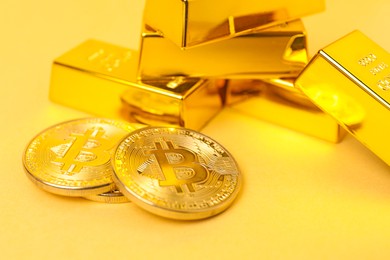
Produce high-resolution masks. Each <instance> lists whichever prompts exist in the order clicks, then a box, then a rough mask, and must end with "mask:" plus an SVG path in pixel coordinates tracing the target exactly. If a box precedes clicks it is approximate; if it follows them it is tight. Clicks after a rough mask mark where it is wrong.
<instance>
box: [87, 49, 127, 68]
mask: <svg viewBox="0 0 390 260" xmlns="http://www.w3.org/2000/svg"><path fill="white" fill-rule="evenodd" d="M131 58H132V52H131V51H126V52H123V53H115V52H109V51H107V50H105V49H103V48H101V49H99V50H97V51H94V52H93V53H92V54H91V55H89V56H88V58H87V60H88V61H89V62H91V63H94V64H97V65H99V66H102V67H103V68H104V69H105V70H107V71H108V72H112V71H113V70H114V69H117V68H119V67H120V66H121V65H122V64H123V63H126V62H128V61H129V60H130V59H131Z"/></svg>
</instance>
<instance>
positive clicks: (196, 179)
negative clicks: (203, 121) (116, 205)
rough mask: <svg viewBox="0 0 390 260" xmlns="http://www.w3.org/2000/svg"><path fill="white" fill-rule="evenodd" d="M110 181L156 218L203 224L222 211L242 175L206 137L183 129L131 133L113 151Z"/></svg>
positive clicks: (215, 144) (155, 129)
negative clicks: (194, 220)
mask: <svg viewBox="0 0 390 260" xmlns="http://www.w3.org/2000/svg"><path fill="white" fill-rule="evenodd" d="M112 162H113V165H114V170H115V173H114V177H113V178H114V181H115V183H116V185H117V186H118V188H119V190H120V191H122V192H123V193H124V194H125V195H126V196H128V197H129V198H130V199H131V201H132V202H133V203H136V204H137V205H139V206H141V207H142V208H144V209H146V210H148V211H150V212H152V213H155V214H157V215H160V216H164V217H168V218H174V219H183V220H190V219H202V218H207V217H211V216H213V215H216V214H218V213H220V212H222V211H223V210H225V209H226V208H227V207H228V206H229V205H230V204H231V203H232V202H233V200H234V198H235V197H236V195H237V193H238V191H239V188H240V184H241V174H240V172H239V170H238V167H237V164H236V162H235V161H234V159H233V158H232V156H231V155H230V154H229V153H228V152H227V151H226V149H225V148H223V147H222V146H221V145H219V144H218V143H217V142H215V141H214V140H212V139H211V138H209V137H207V136H205V135H203V134H201V133H198V132H195V131H192V130H189V129H185V128H162V127H149V128H144V129H140V130H139V131H135V132H132V133H131V134H130V135H129V136H127V137H126V138H125V139H124V140H122V142H121V143H120V144H119V146H118V148H117V150H116V151H115V155H114V159H113V161H112Z"/></svg>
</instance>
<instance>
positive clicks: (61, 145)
mask: <svg viewBox="0 0 390 260" xmlns="http://www.w3.org/2000/svg"><path fill="white" fill-rule="evenodd" d="M141 127H143V125H140V124H130V123H127V122H122V121H116V120H110V119H102V118H87V119H79V120H73V121H68V122H64V123H61V124H58V125H55V126H53V127H50V128H48V129H46V130H44V131H43V132H41V133H39V134H38V135H37V136H36V137H35V138H34V139H33V140H32V141H31V142H30V143H29V144H28V146H27V148H26V150H25V153H24V156H23V164H24V168H25V170H26V173H27V176H28V177H29V178H30V179H31V180H32V181H33V182H34V183H35V184H36V185H37V186H38V187H40V188H42V189H44V190H46V191H49V192H52V193H55V194H59V195H65V196H85V195H89V194H99V193H104V192H108V191H110V190H112V189H113V188H114V187H115V185H114V183H113V180H112V172H113V169H112V166H111V162H110V161H111V156H112V153H113V151H114V149H115V147H116V145H117V144H118V142H119V141H120V140H121V139H122V138H124V137H125V136H126V135H128V134H129V133H130V132H131V131H134V130H135V129H138V128H141Z"/></svg>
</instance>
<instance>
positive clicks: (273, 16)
mask: <svg viewBox="0 0 390 260" xmlns="http://www.w3.org/2000/svg"><path fill="white" fill-rule="evenodd" d="M324 9H325V1H324V0H294V1H288V0H274V1H259V0H248V1H236V0H224V1H208V0H192V1H188V0H164V1H161V0H147V1H146V4H145V11H144V23H145V24H147V25H149V26H151V27H152V28H155V29H157V30H158V31H160V32H162V33H163V34H164V36H165V37H166V38H167V39H170V40H171V41H172V42H174V43H175V44H176V45H177V46H180V47H182V48H187V47H193V46H196V45H200V44H205V43H209V42H212V41H218V40H222V39H227V38H232V37H233V36H237V35H240V34H243V33H247V32H250V31H251V30H253V29H264V28H266V27H270V26H274V25H276V24H279V23H283V22H286V21H291V20H295V19H299V18H301V17H302V16H306V15H310V14H313V13H317V12H321V11H323V10H324Z"/></svg>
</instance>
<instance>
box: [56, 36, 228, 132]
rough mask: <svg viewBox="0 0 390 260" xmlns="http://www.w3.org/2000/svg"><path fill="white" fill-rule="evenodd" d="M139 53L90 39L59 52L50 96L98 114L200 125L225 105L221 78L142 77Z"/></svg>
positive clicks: (159, 122) (154, 121)
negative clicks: (59, 55) (140, 79)
mask: <svg viewBox="0 0 390 260" xmlns="http://www.w3.org/2000/svg"><path fill="white" fill-rule="evenodd" d="M137 64H138V53H137V52H135V51H132V50H130V49H127V48H123V47H119V46H116V45H112V44H108V43H104V42H101V41H96V40H88V41H86V42H84V43H82V44H81V45H79V46H77V47H76V48H74V49H72V50H70V51H68V52H67V53H65V54H64V55H62V56H61V57H59V58H57V59H56V60H55V61H54V63H53V67H52V75H51V84H50V99H51V100H52V101H54V102H57V103H60V104H62V105H66V106H69V107H72V108H76V109H79V110H82V111H85V112H88V113H91V114H93V115H96V116H102V117H109V118H116V119H126V120H128V121H132V122H142V123H147V124H152V125H177V126H184V127H188V128H192V129H196V130H199V129H200V128H202V127H203V126H204V125H205V124H206V123H207V122H208V121H209V120H210V119H211V118H212V117H213V116H214V115H216V113H217V112H219V111H220V109H221V108H222V101H221V98H220V96H219V85H218V83H219V81H216V80H211V79H210V80H209V79H199V78H197V79H195V78H187V77H181V76H178V77H167V78H153V79H150V80H144V81H143V82H138V81H137V79H136V78H137V77H136V74H137Z"/></svg>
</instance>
